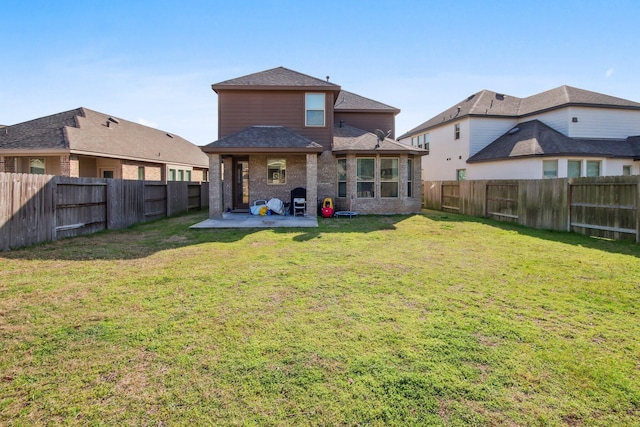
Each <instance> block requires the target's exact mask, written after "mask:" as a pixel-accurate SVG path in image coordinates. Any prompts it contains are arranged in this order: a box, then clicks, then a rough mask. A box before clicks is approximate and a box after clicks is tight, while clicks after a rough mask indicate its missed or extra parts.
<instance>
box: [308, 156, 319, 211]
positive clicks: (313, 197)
mask: <svg viewBox="0 0 640 427" xmlns="http://www.w3.org/2000/svg"><path fill="white" fill-rule="evenodd" d="M307 216H310V217H316V216H318V155H317V154H315V153H313V154H307Z"/></svg>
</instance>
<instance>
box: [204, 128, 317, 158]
mask: <svg viewBox="0 0 640 427" xmlns="http://www.w3.org/2000/svg"><path fill="white" fill-rule="evenodd" d="M202 151H204V152H205V153H219V154H223V153H259V152H283V153H320V152H322V146H321V145H320V144H318V143H315V142H313V141H312V140H310V139H308V138H305V137H304V136H302V135H299V134H297V133H295V132H292V131H291V130H289V129H287V128H286V127H284V126H251V127H248V128H244V129H242V130H240V131H238V132H236V133H233V134H231V135H228V136H225V137H224V138H220V139H219V140H217V141H214V142H212V143H211V144H208V145H205V146H204V147H202Z"/></svg>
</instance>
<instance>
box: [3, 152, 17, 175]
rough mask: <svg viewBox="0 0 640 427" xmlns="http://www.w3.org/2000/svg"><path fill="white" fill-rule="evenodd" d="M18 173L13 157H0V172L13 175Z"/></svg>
mask: <svg viewBox="0 0 640 427" xmlns="http://www.w3.org/2000/svg"><path fill="white" fill-rule="evenodd" d="M15 171H16V159H15V157H13V156H0V172H8V173H13V172H15Z"/></svg>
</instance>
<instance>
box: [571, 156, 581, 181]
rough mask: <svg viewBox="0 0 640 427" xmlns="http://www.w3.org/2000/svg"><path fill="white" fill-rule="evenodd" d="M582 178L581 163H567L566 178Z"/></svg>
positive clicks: (576, 161)
mask: <svg viewBox="0 0 640 427" xmlns="http://www.w3.org/2000/svg"><path fill="white" fill-rule="evenodd" d="M581 176H582V161H581V160H569V161H567V178H580V177H581Z"/></svg>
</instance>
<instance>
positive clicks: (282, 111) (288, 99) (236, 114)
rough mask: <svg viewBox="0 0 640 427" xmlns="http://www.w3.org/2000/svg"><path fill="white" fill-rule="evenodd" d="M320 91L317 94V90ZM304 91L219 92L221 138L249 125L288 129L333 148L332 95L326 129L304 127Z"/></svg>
mask: <svg viewBox="0 0 640 427" xmlns="http://www.w3.org/2000/svg"><path fill="white" fill-rule="evenodd" d="M316 92H317V91H316ZM304 94H305V91H225V90H221V91H219V93H218V111H219V125H218V129H219V131H218V138H223V137H225V136H228V135H231V134H233V133H235V132H238V131H240V130H242V129H245V128H247V127H249V126H255V125H270V126H285V127H287V128H288V129H290V130H291V131H293V132H296V133H298V134H300V135H302V136H304V137H306V138H309V139H311V140H312V141H314V142H317V143H318V144H320V145H322V146H323V147H325V148H326V149H330V148H331V135H332V126H333V102H334V98H333V94H332V93H330V92H327V96H326V104H327V106H326V126H324V127H305V104H304V102H305V98H304Z"/></svg>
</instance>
